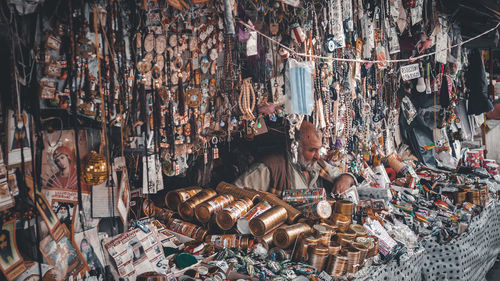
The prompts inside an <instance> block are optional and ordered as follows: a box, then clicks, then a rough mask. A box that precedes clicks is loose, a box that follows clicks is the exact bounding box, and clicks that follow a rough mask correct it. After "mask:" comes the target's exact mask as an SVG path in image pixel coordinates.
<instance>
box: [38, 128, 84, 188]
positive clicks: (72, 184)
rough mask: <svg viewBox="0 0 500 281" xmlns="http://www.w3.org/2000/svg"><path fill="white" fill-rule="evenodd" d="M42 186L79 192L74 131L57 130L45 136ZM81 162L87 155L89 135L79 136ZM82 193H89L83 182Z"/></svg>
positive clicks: (82, 133)
mask: <svg viewBox="0 0 500 281" xmlns="http://www.w3.org/2000/svg"><path fill="white" fill-rule="evenodd" d="M43 143H44V147H45V149H44V151H43V153H42V184H43V186H44V188H57V189H61V190H67V191H74V192H76V191H77V190H78V182H77V171H76V162H77V161H78V159H76V146H75V135H74V131H73V130H57V131H54V132H51V133H48V132H44V134H43ZM78 146H79V151H80V160H81V159H83V158H84V157H85V156H86V154H87V134H86V133H85V132H83V131H82V132H81V133H80V134H79V140H78ZM81 187H82V192H84V193H89V192H90V191H89V189H88V187H87V185H86V184H85V182H84V181H83V180H82V181H81Z"/></svg>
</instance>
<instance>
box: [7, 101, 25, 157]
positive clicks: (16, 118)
mask: <svg viewBox="0 0 500 281" xmlns="http://www.w3.org/2000/svg"><path fill="white" fill-rule="evenodd" d="M7 121H8V122H7V151H8V153H7V164H8V165H9V166H12V165H17V164H20V163H21V162H22V158H24V162H30V161H31V149H30V146H31V140H30V134H29V132H30V128H31V116H30V115H29V114H28V113H26V111H23V112H22V113H21V114H18V113H16V112H14V111H13V110H8V113H7ZM21 152H22V154H21Z"/></svg>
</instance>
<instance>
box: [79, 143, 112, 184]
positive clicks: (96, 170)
mask: <svg viewBox="0 0 500 281" xmlns="http://www.w3.org/2000/svg"><path fill="white" fill-rule="evenodd" d="M107 177H108V163H107V162H106V157H104V156H103V155H101V154H99V153H97V152H95V151H94V150H92V151H91V152H90V154H89V156H88V157H87V163H85V167H84V169H83V179H84V180H85V183H86V184H88V185H93V186H95V185H99V184H101V183H103V182H105V181H106V179H107Z"/></svg>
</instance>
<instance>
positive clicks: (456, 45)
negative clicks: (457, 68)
mask: <svg viewBox="0 0 500 281" xmlns="http://www.w3.org/2000/svg"><path fill="white" fill-rule="evenodd" d="M239 23H240V24H242V25H243V26H245V27H246V28H248V29H250V30H252V31H255V32H257V34H259V35H260V36H262V37H264V38H266V39H267V40H269V41H271V42H273V43H274V44H277V45H279V46H280V47H282V48H283V49H285V50H287V51H289V52H290V53H291V54H294V55H297V56H301V57H306V58H313V59H324V60H334V61H344V62H358V63H399V62H414V61H416V60H419V59H422V58H425V57H429V56H433V55H435V54H436V53H437V52H442V51H447V50H451V49H453V48H456V47H458V46H462V45H464V44H466V43H468V42H470V41H472V40H475V39H477V38H479V37H481V36H484V35H486V34H488V33H490V32H492V31H494V30H496V29H497V28H498V27H499V26H500V22H498V24H497V25H496V26H495V27H493V28H491V29H488V30H487V31H485V32H483V33H481V34H479V35H476V36H474V37H472V38H469V39H467V40H465V41H463V42H460V43H458V44H455V45H453V46H451V47H448V48H444V49H442V50H439V51H434V52H431V53H428V54H423V55H420V56H416V57H410V58H408V59H395V60H391V59H389V60H363V59H346V58H334V57H325V56H318V55H310V54H306V53H300V52H297V51H295V50H293V49H292V48H290V47H288V46H286V45H283V44H281V43H280V42H279V41H277V40H275V39H273V38H271V37H269V36H267V35H266V34H264V33H262V32H260V31H258V30H256V29H255V28H254V27H253V26H251V25H249V24H247V23H245V22H243V21H241V20H240V21H239Z"/></svg>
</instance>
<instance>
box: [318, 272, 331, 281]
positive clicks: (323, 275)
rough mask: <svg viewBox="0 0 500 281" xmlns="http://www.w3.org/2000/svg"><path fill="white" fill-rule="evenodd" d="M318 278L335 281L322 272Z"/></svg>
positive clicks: (324, 280) (323, 280)
mask: <svg viewBox="0 0 500 281" xmlns="http://www.w3.org/2000/svg"><path fill="white" fill-rule="evenodd" d="M318 278H319V279H320V280H322V281H332V280H333V278H332V276H331V275H329V274H328V273H326V272H324V271H321V273H320V274H319V275H318Z"/></svg>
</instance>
